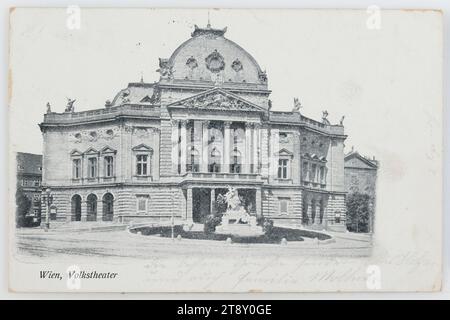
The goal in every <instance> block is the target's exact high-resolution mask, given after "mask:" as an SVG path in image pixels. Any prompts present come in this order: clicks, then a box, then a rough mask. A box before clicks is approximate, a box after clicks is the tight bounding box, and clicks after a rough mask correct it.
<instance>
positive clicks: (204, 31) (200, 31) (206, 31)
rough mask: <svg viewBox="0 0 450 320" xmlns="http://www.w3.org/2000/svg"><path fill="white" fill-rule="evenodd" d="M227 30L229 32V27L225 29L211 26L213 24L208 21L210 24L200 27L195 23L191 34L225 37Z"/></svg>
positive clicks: (194, 35) (193, 35) (195, 35)
mask: <svg viewBox="0 0 450 320" xmlns="http://www.w3.org/2000/svg"><path fill="white" fill-rule="evenodd" d="M225 32H227V27H225V28H223V29H214V28H211V24H210V23H209V21H208V25H207V26H206V28H200V27H199V26H197V25H196V24H194V31H193V32H192V33H191V36H192V37H197V36H201V35H212V36H216V37H223V35H224V34H225Z"/></svg>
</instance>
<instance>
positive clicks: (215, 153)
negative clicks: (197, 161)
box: [208, 148, 222, 172]
mask: <svg viewBox="0 0 450 320" xmlns="http://www.w3.org/2000/svg"><path fill="white" fill-rule="evenodd" d="M221 163H222V158H221V156H220V152H219V150H217V149H216V148H214V149H213V150H212V151H211V153H210V156H209V168H208V169H209V170H208V171H209V172H220V164H221Z"/></svg>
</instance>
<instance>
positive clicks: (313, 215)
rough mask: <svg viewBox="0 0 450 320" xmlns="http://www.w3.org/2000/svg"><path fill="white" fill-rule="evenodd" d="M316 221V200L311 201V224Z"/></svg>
mask: <svg viewBox="0 0 450 320" xmlns="http://www.w3.org/2000/svg"><path fill="white" fill-rule="evenodd" d="M315 221H316V199H312V200H311V223H314V222H315Z"/></svg>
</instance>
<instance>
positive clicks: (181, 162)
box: [180, 120, 187, 174]
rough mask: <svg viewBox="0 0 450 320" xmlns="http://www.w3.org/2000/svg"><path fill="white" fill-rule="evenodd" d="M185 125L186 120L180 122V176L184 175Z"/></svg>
mask: <svg viewBox="0 0 450 320" xmlns="http://www.w3.org/2000/svg"><path fill="white" fill-rule="evenodd" d="M186 125H187V121H186V120H181V132H180V135H181V159H180V164H181V174H185V173H186V150H187V147H186Z"/></svg>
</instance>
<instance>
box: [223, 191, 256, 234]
mask: <svg viewBox="0 0 450 320" xmlns="http://www.w3.org/2000/svg"><path fill="white" fill-rule="evenodd" d="M218 199H219V201H222V202H223V203H225V204H226V210H225V212H224V213H223V215H222V222H221V224H220V225H218V226H217V227H216V232H217V233H226V234H236V235H246V236H249V235H260V234H263V233H264V231H263V228H262V227H261V226H258V225H257V222H256V216H252V215H250V214H249V213H248V212H247V210H246V209H245V208H244V206H243V205H242V202H241V199H240V198H239V194H238V190H237V189H236V188H234V187H228V191H227V193H226V194H225V195H219V198H218Z"/></svg>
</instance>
